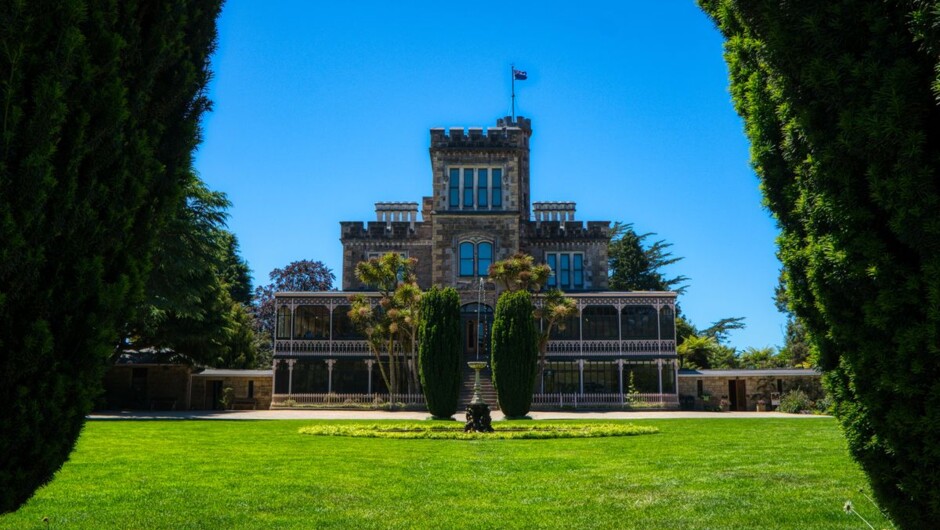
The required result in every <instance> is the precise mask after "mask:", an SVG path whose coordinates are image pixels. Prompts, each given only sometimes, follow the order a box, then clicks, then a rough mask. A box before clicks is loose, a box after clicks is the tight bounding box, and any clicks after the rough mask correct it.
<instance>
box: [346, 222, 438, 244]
mask: <svg viewBox="0 0 940 530" xmlns="http://www.w3.org/2000/svg"><path fill="white" fill-rule="evenodd" d="M339 226H340V240H341V241H351V240H355V239H367V240H368V239H372V240H374V239H411V240H415V239H421V238H426V237H428V234H427V233H426V232H428V230H429V228H427V229H424V230H423V229H422V227H423V226H424V223H422V222H413V223H412V222H409V221H369V222H368V223H363V222H362V221H342V222H340V223H339Z"/></svg>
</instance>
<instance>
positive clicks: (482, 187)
mask: <svg viewBox="0 0 940 530" xmlns="http://www.w3.org/2000/svg"><path fill="white" fill-rule="evenodd" d="M487 180H488V179H487V175H486V170H485V169H478V170H477V206H486V196H487V195H489V190H488V189H487V184H488V183H487Z"/></svg>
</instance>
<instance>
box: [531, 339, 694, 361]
mask: <svg viewBox="0 0 940 530" xmlns="http://www.w3.org/2000/svg"><path fill="white" fill-rule="evenodd" d="M548 354H549V355H563V356H572V355H581V354H584V355H592V356H597V355H609V356H612V357H618V356H621V355H675V354H676V342H675V341H673V340H621V341H618V340H585V341H578V340H553V341H549V343H548Z"/></svg>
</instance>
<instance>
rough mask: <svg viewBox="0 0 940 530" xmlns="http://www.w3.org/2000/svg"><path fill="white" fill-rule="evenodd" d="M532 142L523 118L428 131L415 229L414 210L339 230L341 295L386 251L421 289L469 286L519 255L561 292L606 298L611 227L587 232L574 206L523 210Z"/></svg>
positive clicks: (394, 205)
mask: <svg viewBox="0 0 940 530" xmlns="http://www.w3.org/2000/svg"><path fill="white" fill-rule="evenodd" d="M531 136H532V126H531V120H529V119H527V118H523V117H521V116H519V117H518V118H516V119H513V118H511V117H506V118H500V119H499V120H497V122H496V127H490V128H488V129H487V130H485V131H484V130H483V129H482V128H472V127H471V128H470V129H468V130H464V129H462V128H451V129H449V130H447V129H442V128H438V129H431V146H430V155H431V175H432V179H431V189H432V195H431V196H429V197H423V198H422V201H421V203H420V204H421V207H420V220H419V206H418V203H416V202H379V203H376V205H375V212H376V220H375V221H371V222H369V223H363V222H356V221H347V222H342V223H340V225H341V229H342V232H341V241H342V243H343V272H342V285H343V290H344V291H355V290H364V289H365V288H366V287H365V286H363V285H362V284H361V283H360V282H359V281H358V280H357V279H356V275H355V267H356V264H357V263H359V262H360V261H365V260H367V259H369V258H370V257H375V256H378V255H381V254H384V253H386V252H398V253H401V254H403V255H405V256H407V257H413V258H416V259H417V262H418V263H417V269H416V274H417V276H418V284H419V285H420V286H421V287H422V288H425V289H426V288H428V287H430V286H431V285H448V286H454V287H458V288H459V287H461V286H466V285H469V284H471V283H474V282H477V281H478V278H480V277H485V276H486V267H487V266H488V264H491V263H492V262H494V261H498V260H501V259H505V258H508V257H509V256H511V255H513V254H515V253H517V252H524V253H526V254H530V255H531V256H533V257H534V258H535V261H536V262H538V263H549V265H551V266H552V269H553V271H554V272H555V275H554V277H553V279H552V282H553V283H554V285H556V286H558V287H561V288H562V289H563V290H565V291H566V292H578V291H592V290H605V289H606V288H607V243H608V238H609V235H610V234H609V227H610V223H609V222H608V221H590V222H588V223H587V225H586V226H585V223H584V222H582V221H578V220H575V203H573V202H535V203H531V202H530V201H531V194H530V190H529V182H530V177H529V138H530V137H531ZM530 208H531V210H530ZM530 211H531V212H532V213H531V214H530ZM532 214H534V215H532ZM533 217H534V218H533Z"/></svg>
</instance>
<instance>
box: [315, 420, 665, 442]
mask: <svg viewBox="0 0 940 530" xmlns="http://www.w3.org/2000/svg"><path fill="white" fill-rule="evenodd" d="M493 428H494V429H495V432H491V433H476V432H464V431H463V424H462V423H456V422H454V423H450V422H448V423H444V422H428V423H417V422H415V423H397V422H395V423H377V424H370V425H363V424H352V425H344V424H325V425H311V426H309V427H301V428H300V431H299V432H300V433H301V434H310V435H313V436H348V437H354V438H409V439H439V440H493V439H497V440H517V439H525V440H536V439H548V438H602V437H607V436H637V435H640V434H655V433H658V432H659V429H657V428H655V427H646V426H639V425H634V424H631V423H547V422H541V421H540V422H532V421H526V422H494V423H493Z"/></svg>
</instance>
